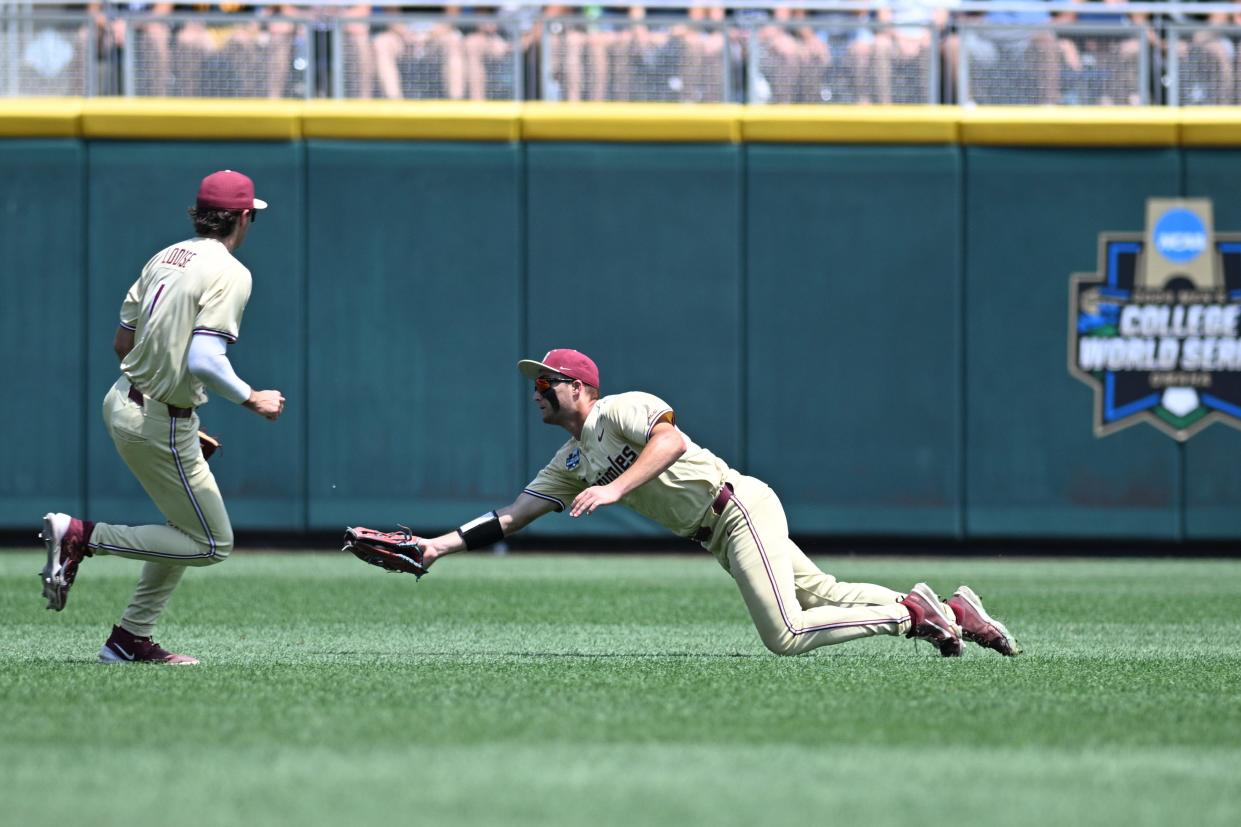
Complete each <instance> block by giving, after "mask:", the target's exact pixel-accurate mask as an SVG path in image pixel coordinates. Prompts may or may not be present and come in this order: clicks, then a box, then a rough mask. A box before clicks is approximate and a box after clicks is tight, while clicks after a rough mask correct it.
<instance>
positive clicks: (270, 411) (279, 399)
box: [245, 390, 284, 421]
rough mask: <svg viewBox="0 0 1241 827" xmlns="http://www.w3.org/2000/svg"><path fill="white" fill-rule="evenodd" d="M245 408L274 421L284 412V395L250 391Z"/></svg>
mask: <svg viewBox="0 0 1241 827" xmlns="http://www.w3.org/2000/svg"><path fill="white" fill-rule="evenodd" d="M245 406H246V407H247V408H249V409H250V410H252V411H254V412H255V413H256V414H258V415H259V416H263V417H266V418H268V419H270V420H273V421H274V420H276V419H277V418H278V417H279V416H280V414H281V413H282V412H283V411H284V394H282V393H281V392H280V391H255V390H252V391H250V398H249V399H247V400H246V401H245Z"/></svg>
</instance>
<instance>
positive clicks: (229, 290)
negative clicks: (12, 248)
mask: <svg viewBox="0 0 1241 827" xmlns="http://www.w3.org/2000/svg"><path fill="white" fill-rule="evenodd" d="M266 207H267V203H266V202H265V201H263V200H261V199H258V198H255V197H254V182H253V181H251V180H250V179H249V178H248V177H246V176H245V175H242V174H241V173H240V172H233V171H232V170H222V171H220V172H216V173H212V174H211V175H208V176H207V177H206V178H204V179H203V180H202V183H201V185H200V186H199V189H198V197H197V201H196V203H195V206H194V207H192V208H191V209H190V211H189V214H190V219H191V221H192V222H193V224H194V231H195V233H196V235H195V237H194V238H191V239H188V240H186V241H179V242H177V243H176V244H173V245H172V246H170V247H165V248H164V249H163V250H160V251H159V252H158V253H156V254H155V255H154V256H152V257H151V259H150V261H148V262H147V263H146V266H145V267H143V268H142V273H141V274H140V275H139V276H138V280H137V281H135V282H134V283H133V286H131V287H130V288H129V292H128V293H126V294H125V299H124V301H123V302H122V303H121V313H120V325H119V326H118V328H117V331H116V338H115V340H114V342H113V349H114V350H115V351H116V355H117V358H119V359H120V362H121V376H120V378H119V379H117V381H116V384H114V385H113V386H112V388H111V390H109V391H108V393H107V395H106V396H105V397H104V400H103V419H104V424H105V425H106V426H107V429H108V434H109V435H110V436H111V437H112V441H113V443H115V444H116V450H117V451H118V452H119V453H120V455H121V459H123V460H124V461H125V464H126V465H127V466H129V470H130V471H132V472H133V474H134V476H135V477H137V478H138V481H139V482H140V483H142V487H143V489H144V490H145V491H146V493H147V495H148V496H149V497H150V498H151V501H152V502H153V503H155V505H156V506H157V507H158V508H159V510H160V511H161V512H162V513H163V515H164V517H165V518H167V520H168V523H167V524H166V525H143V526H126V525H112V524H109V523H98V522H91V521H89V520H82V519H79V518H77V517H71V516H69V515H68V514H61V513H52V514H48V515H47V516H45V517H44V518H43V532H42V534H41V535H40V536H41V538H42V539H43V542H44V544H45V545H46V546H47V565H46V566H45V567H44V569H43V572H42V574H41V577H42V580H43V596H44V597H46V598H47V607H48V608H49V609H54V610H55V611H58V612H59V611H61V610H62V609H64V607H65V601H66V600H67V599H68V597H69V589H70V587H72V586H73V582H74V579H75V578H76V577H77V573H78V567H79V566H80V565H81V563H82V561H83V560H84V559H85V558H87V557H92V556H94V555H96V554H113V555H116V556H118V557H129V558H131V559H134V560H142V561H143V563H144V565H143V567H142V575H141V577H140V578H139V580H138V588H137V590H136V591H135V592H134V596H133V599H132V600H131V601H130V603H129V607H128V608H127V609H126V610H125V613H124V614H123V615H122V616H121V619H120V622H119V623H118V624H117V625H116V626H114V627H112V634H111V635H110V636H109V637H108V640H107V641H106V642H105V643H104V645H103V648H102V649H100V651H99V659H100V660H101V661H102V662H104V663H164V664H171V665H186V664H196V663H198V661H197V660H196V659H195V658H192V657H189V656H187V655H179V654H176V653H173V652H169V651H168V650H166V649H164V648H163V647H161V646H160V645H159V644H157V643H156V642H155V641H154V640H153V639H152V637H151V633H152V631H153V630H154V628H155V624H156V622H157V621H158V620H159V617H160V615H161V614H162V613H163V611H164V608H165V606H167V604H168V599H169V598H170V597H171V596H172V592H173V590H174V589H176V587H177V584H178V583H180V582H181V576H182V575H183V574H184V573H185V567H186V566H207V565H211V564H214V563H219V562H221V561H222V560H224V559H225V558H226V557H228V554H229V552H230V551H231V550H232V548H233V528H232V525H231V524H230V523H229V519H228V512H227V511H225V509H224V501H223V499H221V497H220V490H219V488H218V487H217V486H216V482H215V477H214V476H213V475H212V473H211V468H210V466H208V465H207V461H206V459H205V458H204V456H203V448H202V447H201V446H200V443H199V430H198V427H199V421H198V413H197V408H198V407H199V406H200V405H202V404H204V403H205V402H206V401H207V393H206V391H207V390H210V391H211V392H212V393H215V394H217V395H219V396H222V397H223V398H225V399H227V400H229V401H230V402H235V403H237V404H239V405H242V406H244V407H246V408H248V409H250V410H251V411H254V412H255V413H256V414H259V415H260V416H262V417H265V418H266V419H269V420H275V419H276V418H278V417H279V416H280V414H281V412H282V411H283V410H284V396H283V395H282V394H281V393H280V391H276V390H255V389H254V388H252V387H251V386H250V385H248V384H246V382H244V381H242V379H241V378H240V377H238V376H237V374H236V372H235V371H234V370H233V367H232V365H231V364H230V363H229V359H228V345H229V344H231V343H233V342H235V341H237V336H238V334H239V332H240V329H241V316H242V313H243V311H244V310H245V308H246V303H247V302H248V301H249V299H250V286H251V278H250V271H249V270H248V269H246V267H245V266H244V265H243V264H242V263H241V262H240V261H238V260H237V259H236V258H234V257H233V253H234V252H235V251H236V249H237V248H238V247H239V246H240V245H241V243H242V242H243V241H244V240H245V238H246V233H247V232H249V230H250V225H251V224H253V223H254V221H255V219H256V218H257V216H258V211H259V210H262V209H265V208H266Z"/></svg>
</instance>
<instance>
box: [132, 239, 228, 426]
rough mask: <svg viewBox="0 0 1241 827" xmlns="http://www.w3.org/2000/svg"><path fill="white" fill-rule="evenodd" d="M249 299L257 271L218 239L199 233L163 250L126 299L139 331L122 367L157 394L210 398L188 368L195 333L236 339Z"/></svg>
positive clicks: (191, 402) (179, 401)
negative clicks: (234, 254) (202, 236)
mask: <svg viewBox="0 0 1241 827" xmlns="http://www.w3.org/2000/svg"><path fill="white" fill-rule="evenodd" d="M249 300H250V271H249V270H247V269H246V268H245V266H244V265H243V264H242V263H241V262H239V261H238V260H237V259H235V258H233V256H232V254H231V253H229V251H228V248H227V247H225V246H224V245H223V244H221V243H220V242H219V241H217V240H215V239H212V238H193V239H189V240H188V241H181V242H178V243H177V244H174V245H172V246H171V247H167V248H165V249H163V250H160V251H159V252H158V253H156V254H155V255H154V256H152V257H151V260H150V261H148V262H147V264H146V266H145V267H143V268H142V274H141V275H140V276H138V280H137V281H135V282H134V283H133V286H131V287H130V288H129V292H128V293H127V294H126V295H125V301H124V302H123V303H122V305H121V320H120V323H121V327H124V328H126V329H128V330H132V331H134V349H133V350H131V351H130V352H129V355H127V356H126V357H125V361H124V362H122V363H121V371H122V372H123V373H124V374H125V375H126V376H127V377H129V380H130V382H132V383H133V384H134V385H135V386H137V387H138V388H140V389H141V390H142V392H143V393H145V394H146V395H147V396H150V397H152V398H154V399H159V400H161V401H163V402H167V403H168V404H170V405H177V406H179V407H183V408H190V407H197V406H199V405H201V404H203V403H204V402H206V401H207V394H206V393H205V392H204V390H203V386H202V383H201V382H199V381H198V380H197V379H196V378H194V375H193V374H191V373H190V372H189V371H188V370H187V369H186V364H185V357H186V352H187V351H188V350H189V346H190V339H191V338H192V337H193V336H194V334H195V333H205V334H209V335H212V336H219V337H221V338H223V339H225V340H226V341H228V342H235V341H237V335H238V333H239V331H240V329H241V317H242V314H243V313H244V312H245V309H246V302H248V301H249Z"/></svg>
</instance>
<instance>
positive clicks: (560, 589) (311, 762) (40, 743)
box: [0, 552, 1241, 825]
mask: <svg viewBox="0 0 1241 827" xmlns="http://www.w3.org/2000/svg"><path fill="white" fill-rule="evenodd" d="M822 562H823V565H824V568H825V569H826V570H828V571H832V572H833V573H835V574H837V575H838V576H839V577H841V579H850V580H871V581H873V582H881V583H884V584H885V585H890V586H893V587H896V588H907V587H908V586H909V585H910V584H912V583H913V582H915V581H916V580H919V579H925V580H927V581H928V582H930V583H931V585H932V586H933V587H935V588H936V589H938V590H940V591H941V593H945V594H946V593H948V592H950V591H951V589H952V588H953V587H954V586H955V585H957V583H959V582H968V583H970V584H971V585H973V586H974V587H975V589H977V590H978V591H979V592H980V593H981V594H982V595H983V597H984V599H986V601H987V605H988V607H989V608H990V609H992V610H993V611H994V613H995V614H996V615H997V616H999V617H1001V618H1002V619H1004V620H1005V621H1007V622H1008V623H1009V624H1010V626H1011V628H1013V630H1014V632H1015V633H1016V634H1017V635H1018V637H1019V639H1021V641H1022V643H1023V645H1024V646H1025V647H1026V649H1027V652H1028V654H1027V655H1025V656H1023V657H1021V658H1017V659H1005V658H1001V657H999V656H998V655H996V654H995V653H992V652H985V651H982V650H980V649H978V648H977V647H970V649H969V650H968V651H967V656H966V657H964V658H961V659H959V660H944V659H942V658H939V657H938V655H937V654H936V653H935V652H934V651H933V650H932V649H931V648H930V647H929V646H927V645H925V644H917V645H915V644H914V643H913V642H911V641H908V640H905V639H898V638H890V637H881V638H874V639H870V640H866V641H860V642H857V643H854V644H849V645H845V646H840V647H833V648H829V649H822V650H819V651H818V652H815V653H812V654H811V655H808V656H804V657H798V658H777V657H775V656H772V655H769V654H767V653H766V652H765V650H763V648H762V646H761V644H760V643H759V641H758V638H757V635H756V634H755V632H754V631H753V629H752V627H751V626H750V623H749V619H748V617H747V616H746V614H745V612H744V608H743V607H742V605H741V601H740V598H739V596H738V594H737V592H736V589H735V586H733V584H732V582H731V580H730V579H729V578H728V577H727V575H726V574H725V573H724V572H723V571H721V570H720V569H719V567H718V566H717V565H716V564H715V563H714V562H713V561H712V560H711V559H710V558H708V557H705V556H663V557H660V556H637V555H633V556H630V555H619V556H607V555H583V556H573V555H546V556H540V555H533V554H527V553H516V554H511V555H508V556H507V557H495V556H491V555H472V556H462V557H459V558H453V559H450V560H446V561H444V562H443V563H441V564H440V566H438V567H437V569H436V570H435V571H434V572H432V574H431V575H430V576H429V577H427V578H424V579H423V580H422V581H421V582H418V583H415V582H414V580H413V578H408V577H399V576H393V575H384V574H382V573H380V572H378V571H375V570H372V569H369V568H367V567H365V566H363V565H361V564H360V563H358V562H357V561H356V560H354V559H353V558H352V557H346V556H344V555H340V554H295V553H281V554H254V553H249V554H247V553H244V552H243V553H239V554H237V555H236V556H235V558H234V559H232V560H230V561H228V562H227V563H225V564H224V565H222V566H217V567H213V568H211V569H209V570H195V571H191V572H189V573H188V575H187V577H186V580H185V582H184V583H183V585H182V588H181V589H180V590H179V592H178V594H177V596H176V598H175V599H174V603H173V606H172V609H171V610H170V612H169V614H168V616H167V618H166V620H165V622H164V624H163V625H162V626H161V630H160V633H159V635H158V639H160V640H161V642H163V643H165V645H167V646H170V647H172V648H175V649H177V650H179V651H185V652H188V653H192V654H194V655H196V656H198V657H200V658H202V659H203V660H204V665H203V666H201V667H197V668H192V669H191V668H187V669H168V668H158V667H156V668H151V667H146V668H142V667H139V668H131V667H104V666H100V665H97V664H95V663H94V662H93V661H94V656H95V652H96V651H97V650H98V648H99V646H100V644H101V643H102V641H103V639H104V637H105V636H106V634H107V630H108V627H109V625H110V624H111V623H112V622H114V621H115V618H116V616H117V615H119V612H120V610H121V608H122V607H123V605H124V603H125V601H126V599H127V598H128V595H129V592H130V590H131V589H132V587H133V583H134V580H135V579H136V575H137V568H138V566H137V564H135V563H133V562H131V561H124V560H120V559H102V558H96V559H92V560H88V561H87V562H86V563H85V564H84V566H83V569H82V574H81V577H80V579H79V582H78V585H76V586H75V588H74V591H73V593H72V595H71V598H70V602H69V606H68V608H67V609H66V610H65V612H63V613H60V614H55V613H50V612H44V611H43V610H42V608H41V600H40V599H39V588H38V582H37V579H36V578H35V577H34V573H35V572H36V571H37V570H38V568H39V566H40V565H41V561H40V559H39V557H38V556H37V555H36V554H33V553H11V554H3V555H0V617H2V618H3V620H4V628H5V630H6V632H5V635H4V637H3V640H2V641H0V700H3V704H4V710H5V714H4V716H3V722H2V723H0V800H3V801H4V802H5V804H4V806H5V811H6V814H9V815H11V817H12V818H13V819H14V820H13V823H22V824H27V823H31V824H38V823H47V824H51V823H58V824H63V823H66V822H75V821H76V822H80V823H87V822H88V821H89V823H98V824H109V823H118V824H119V823H122V821H124V823H126V824H147V823H151V824H157V823H167V821H166V818H164V817H163V816H166V815H167V813H164V814H163V816H161V815H160V810H159V806H160V805H159V802H160V801H161V800H166V799H164V798H163V797H164V796H165V795H166V794H167V793H169V792H175V794H176V796H177V800H178V801H182V802H184V803H186V804H187V805H189V806H188V808H187V810H188V816H187V815H185V811H183V812H181V813H179V814H178V820H179V821H182V822H183V823H200V824H224V823H229V824H236V823H238V822H239V821H240V822H243V823H260V822H262V823H297V824H308V825H316V824H339V823H342V820H344V817H345V815H347V814H352V815H350V818H353V817H354V816H356V818H357V819H360V820H361V821H360V822H359V823H362V822H365V821H366V820H368V819H371V818H373V819H379V818H380V817H385V818H394V817H395V818H403V817H406V816H411V817H412V814H416V815H417V819H416V820H417V821H418V822H419V823H427V824H483V823H494V824H527V823H528V824H535V823H538V824H541V825H546V824H583V823H598V824H639V823H657V824H685V823H713V824H742V823H753V822H754V821H756V820H759V819H762V820H763V821H764V822H772V823H781V822H791V821H793V820H794V819H796V820H799V821H800V820H803V819H805V818H829V816H830V818H831V820H836V819H838V818H841V817H849V818H859V819H861V818H865V819H866V820H867V821H869V822H873V823H878V824H904V823H906V822H907V820H908V819H909V817H910V812H911V811H912V809H913V808H918V807H927V806H933V807H934V810H933V812H934V813H936V814H937V815H938V816H940V817H945V818H951V819H952V820H953V821H955V822H956V823H958V824H961V823H966V824H970V823H974V824H996V823H1011V824H1033V823H1040V824H1041V823H1043V822H1045V821H1046V819H1048V818H1062V819H1064V820H1066V821H1068V822H1070V823H1099V824H1106V823H1127V824H1157V823H1169V822H1170V821H1173V820H1184V819H1185V818H1186V817H1190V818H1191V820H1192V821H1194V822H1195V823H1198V824H1215V823H1218V824H1224V823H1231V818H1230V814H1231V815H1235V812H1236V808H1237V807H1238V806H1241V792H1239V789H1238V783H1237V781H1236V779H1237V778H1241V747H1239V746H1238V744H1241V690H1239V689H1238V683H1239V682H1238V677H1237V676H1238V675H1239V674H1241V648H1239V646H1238V644H1237V643H1236V641H1237V640H1238V632H1239V631H1241V628H1238V627H1241V618H1238V612H1237V611H1236V609H1237V601H1236V597H1237V595H1238V594H1241V563H1239V562H1234V561H1220V560H1212V561H1175V560H1030V559H1023V560H993V559H934V558H927V559H912V560H910V559H866V558H862V557H849V558H837V559H831V560H824V561H822ZM61 698H68V699H69V700H70V701H71V702H69V703H62V702H60V699H61ZM49 710H51V711H52V712H54V714H49ZM69 765H71V766H73V767H74V768H75V775H74V783H73V784H72V785H70V786H69V787H68V788H62V789H60V790H59V792H58V793H57V795H56V796H55V797H54V799H49V798H48V797H47V795H46V794H45V793H44V792H42V791H43V790H45V789H46V784H47V781H48V779H49V778H51V777H55V776H56V770H57V767H58V766H69ZM119 768H125V772H128V773H133V774H135V775H137V776H138V777H140V778H141V779H142V780H143V784H142V791H141V792H136V793H135V791H128V792H126V791H125V790H124V789H123V788H117V787H116V786H115V783H114V781H115V772H116V771H117V770H118V769H119ZM148 799H149V808H148V806H147V805H146V804H144V803H143V802H146V801H148ZM178 809H179V810H180V809H181V808H180V807H178ZM86 814H89V818H86ZM84 819H85V820H84Z"/></svg>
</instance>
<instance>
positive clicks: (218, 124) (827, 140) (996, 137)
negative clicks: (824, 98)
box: [0, 98, 1241, 147]
mask: <svg viewBox="0 0 1241 827" xmlns="http://www.w3.org/2000/svg"><path fill="white" fill-rule="evenodd" d="M0 137H6V138H13V137H31V138H36V137H42V138H53V137H81V138H123V139H130V140H206V141H212V140H247V141H253V140H271V141H292V140H300V139H302V138H338V139H342V140H350V139H355V140H405V141H428V140H443V141H504V142H512V141H519V140H525V141H590V142H626V141H642V142H651V143H686V142H689V143H733V144H735V143H743V142H753V143H805V144H965V145H979V146H1088V147H1089V146H1099V147H1152V146H1167V147H1171V146H1191V147H1196V146H1222V147H1228V146H1238V147H1241V107H1203V108H1184V109H1172V108H1168V107H1126V106H1117V107H1088V106H1080V107H1051V106H1048V107H1038V106H1028V107H1020V106H980V107H957V106H840V105H822V106H819V105H805V106H792V105H785V106H754V105H752V106H743V105H739V104H679V103H547V102H541V101H531V102H526V103H516V102H512V101H491V102H463V101H360V100H312V101H300V100H259V99H232V98H230V99H196V98H12V99H7V100H0Z"/></svg>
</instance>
